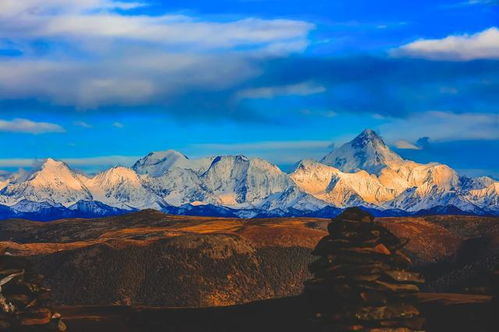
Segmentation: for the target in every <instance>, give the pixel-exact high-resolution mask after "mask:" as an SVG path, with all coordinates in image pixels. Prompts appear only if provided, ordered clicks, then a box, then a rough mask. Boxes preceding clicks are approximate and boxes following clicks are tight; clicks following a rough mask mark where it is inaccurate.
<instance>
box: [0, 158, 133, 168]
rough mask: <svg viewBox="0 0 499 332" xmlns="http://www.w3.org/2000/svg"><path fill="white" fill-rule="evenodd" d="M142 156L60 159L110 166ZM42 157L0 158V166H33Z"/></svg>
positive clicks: (72, 163) (126, 163) (74, 163)
mask: <svg viewBox="0 0 499 332" xmlns="http://www.w3.org/2000/svg"><path fill="white" fill-rule="evenodd" d="M140 158H141V157H139V156H101V157H89V158H61V159H60V160H61V161H63V162H65V163H66V164H68V165H69V166H72V167H109V166H117V165H124V166H130V165H132V164H133V163H134V162H136V161H137V160H138V159H140ZM40 162H41V159H29V158H11V159H0V167H33V166H35V165H39V164H40Z"/></svg>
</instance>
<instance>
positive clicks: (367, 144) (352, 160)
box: [321, 129, 403, 174]
mask: <svg viewBox="0 0 499 332" xmlns="http://www.w3.org/2000/svg"><path fill="white" fill-rule="evenodd" d="M401 161H403V159H402V157H400V156H399V155H398V154H396V153H395V152H393V151H392V150H390V148H389V147H388V146H387V145H386V144H385V142H384V141H383V139H382V138H381V137H380V136H379V135H378V134H376V132H375V131H374V130H372V129H366V130H364V131H363V132H362V133H361V134H360V135H358V136H357V137H355V138H354V139H353V140H351V141H350V142H348V143H345V144H343V145H342V146H341V147H339V148H338V149H335V150H333V151H332V152H330V153H329V154H328V155H326V156H325V157H324V158H322V160H321V162H322V163H324V164H326V165H329V166H333V167H336V168H338V169H339V170H341V171H343V172H357V171H360V170H365V171H367V172H369V173H373V174H379V172H380V171H381V170H382V169H383V168H385V167H387V166H389V165H390V164H393V163H397V162H401Z"/></svg>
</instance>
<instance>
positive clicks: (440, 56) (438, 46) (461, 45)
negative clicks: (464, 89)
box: [392, 27, 499, 61]
mask: <svg viewBox="0 0 499 332" xmlns="http://www.w3.org/2000/svg"><path fill="white" fill-rule="evenodd" d="M392 54H393V55H395V56H411V57H420V58H427V59H435V60H461V61H463V60H473V59H499V29H497V28H496V27H492V28H490V29H487V30H484V31H482V32H478V33H475V34H471V35H470V34H463V35H452V36H448V37H446V38H443V39H420V40H417V41H415V42H412V43H409V44H406V45H403V46H401V47H400V48H398V49H395V50H393V52H392Z"/></svg>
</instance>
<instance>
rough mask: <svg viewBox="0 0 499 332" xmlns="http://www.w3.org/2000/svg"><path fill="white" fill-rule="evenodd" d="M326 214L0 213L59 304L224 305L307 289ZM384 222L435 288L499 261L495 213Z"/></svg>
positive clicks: (16, 249) (17, 250) (454, 284)
mask: <svg viewBox="0 0 499 332" xmlns="http://www.w3.org/2000/svg"><path fill="white" fill-rule="evenodd" d="M328 222H329V220H327V219H312V218H275V219H236V218H234V219H231V218H210V217H186V216H172V215H166V214H163V213H160V212H157V211H153V210H145V211H142V212H136V213H132V214H128V215H124V216H118V217H108V218H101V219H88V220H85V219H67V220H59V221H56V222H51V223H36V222H29V221H25V220H8V221H3V222H0V246H2V247H6V248H7V250H8V251H9V252H10V253H12V254H15V255H24V256H28V257H29V258H30V259H31V260H32V261H33V262H34V265H35V268H36V269H37V270H38V271H39V272H41V273H42V274H44V275H45V276H46V280H47V282H48V284H49V286H50V287H51V288H52V289H53V294H54V299H55V301H56V302H57V303H59V304H102V305H108V304H127V305H128V304H131V305H153V306H196V307H197V306H219V305H231V304H239V303H245V302H250V301H255V300H262V299H269V298H274V297H282V296H290V295H296V294H299V293H300V292H301V291H302V288H303V281H304V280H305V279H307V278H309V274H308V270H307V265H308V263H309V262H310V261H311V260H312V259H313V257H312V256H311V255H310V252H311V248H313V247H314V246H315V245H316V244H317V242H318V241H319V239H321V238H322V237H323V236H324V235H325V234H326V232H325V231H324V229H325V227H326V225H327V223H328ZM378 222H380V223H382V225H384V226H385V227H387V228H388V229H390V230H391V231H392V232H394V233H395V234H396V235H398V236H399V237H402V238H409V239H410V242H409V244H408V246H407V250H408V253H409V254H410V255H411V256H412V257H413V258H414V261H415V263H416V265H417V268H419V269H421V270H422V271H423V272H424V273H425V274H426V276H427V279H428V286H427V287H428V289H431V290H446V291H454V290H459V291H461V290H463V289H464V288H466V287H469V286H470V280H475V279H476V276H477V274H481V275H483V276H486V275H487V273H486V272H487V271H488V269H489V265H490V264H492V263H493V262H494V261H497V256H496V255H495V254H494V253H495V252H496V251H495V250H496V248H497V245H495V244H496V243H498V242H496V241H497V237H496V235H494V234H497V233H494V232H486V229H492V230H494V229H497V227H498V226H497V225H498V224H499V220H498V219H497V218H482V217H462V216H449V217H418V218H380V219H378ZM485 224H486V225H488V227H482V226H481V225H485ZM487 262H488V263H487ZM482 279H483V278H482ZM478 284H479V286H480V287H482V285H483V282H480V283H478Z"/></svg>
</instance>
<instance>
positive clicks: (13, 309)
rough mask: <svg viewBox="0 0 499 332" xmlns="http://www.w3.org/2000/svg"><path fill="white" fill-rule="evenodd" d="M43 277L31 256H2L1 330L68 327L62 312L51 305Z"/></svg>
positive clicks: (63, 329)
mask: <svg viewBox="0 0 499 332" xmlns="http://www.w3.org/2000/svg"><path fill="white" fill-rule="evenodd" d="M42 280H43V277H42V276H40V275H38V274H35V273H32V272H31V270H30V266H29V264H28V261H27V260H25V259H22V258H19V257H14V256H8V255H3V256H0V331H66V325H65V324H64V323H63V322H62V320H61V315H60V314H59V313H57V312H54V311H53V310H52V309H50V308H49V307H47V303H46V302H47V299H48V296H49V289H47V288H44V287H43V286H42Z"/></svg>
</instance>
